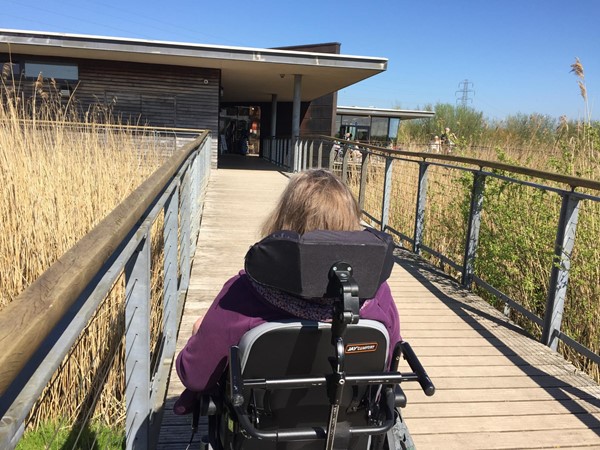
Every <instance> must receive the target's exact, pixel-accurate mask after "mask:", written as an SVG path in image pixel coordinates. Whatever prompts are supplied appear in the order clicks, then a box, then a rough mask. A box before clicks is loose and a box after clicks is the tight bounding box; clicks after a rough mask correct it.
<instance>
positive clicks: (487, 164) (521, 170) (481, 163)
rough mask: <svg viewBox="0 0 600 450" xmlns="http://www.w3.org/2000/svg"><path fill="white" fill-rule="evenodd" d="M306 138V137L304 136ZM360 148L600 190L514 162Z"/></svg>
mask: <svg viewBox="0 0 600 450" xmlns="http://www.w3.org/2000/svg"><path fill="white" fill-rule="evenodd" d="M303 139H304V138H303ZM305 139H320V140H323V141H328V142H331V143H333V142H339V143H341V144H342V145H357V143H356V142H354V141H347V140H344V139H335V138H332V137H329V136H321V135H320V136H316V137H306V138H305ZM358 145H359V147H360V148H364V149H368V150H371V151H372V153H375V154H379V155H381V156H408V157H411V158H417V159H422V160H423V161H427V160H440V161H449V162H457V163H463V164H471V165H474V166H477V167H479V169H480V170H483V169H484V168H488V169H495V170H504V171H507V172H513V173H518V174H520V175H527V176H530V177H535V178H541V179H545V180H552V181H556V182H558V183H563V184H566V185H568V186H570V187H571V188H573V189H575V188H578V187H582V188H587V189H594V190H597V191H600V181H596V180H591V179H589V178H582V177H574V176H571V175H562V174H558V173H554V172H547V171H544V170H538V169H531V168H529V167H522V166H515V165H512V164H506V163H502V162H498V161H489V160H485V159H477V158H469V157H466V156H453V155H442V154H434V153H427V152H409V151H406V150H395V149H387V148H382V147H377V146H374V145H370V144H358Z"/></svg>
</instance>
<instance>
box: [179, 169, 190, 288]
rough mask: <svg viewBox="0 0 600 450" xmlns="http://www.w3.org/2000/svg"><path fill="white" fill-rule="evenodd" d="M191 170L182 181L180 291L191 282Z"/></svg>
mask: <svg viewBox="0 0 600 450" xmlns="http://www.w3.org/2000/svg"><path fill="white" fill-rule="evenodd" d="M190 178H191V176H190V171H189V170H187V171H186V172H185V174H184V175H183V180H182V183H181V197H180V208H179V211H180V213H179V216H180V218H181V225H180V235H179V239H180V241H179V249H180V250H179V268H180V272H181V279H180V281H179V292H185V291H186V290H187V288H188V285H189V284H190V271H189V268H190V260H191V241H192V238H191V231H192V230H191V217H190V200H191V199H190Z"/></svg>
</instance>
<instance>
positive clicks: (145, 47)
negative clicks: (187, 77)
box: [0, 29, 387, 102]
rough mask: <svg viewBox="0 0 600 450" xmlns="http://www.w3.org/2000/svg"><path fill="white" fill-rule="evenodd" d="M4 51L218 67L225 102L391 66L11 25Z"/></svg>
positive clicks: (316, 90) (281, 97)
mask: <svg viewBox="0 0 600 450" xmlns="http://www.w3.org/2000/svg"><path fill="white" fill-rule="evenodd" d="M0 52H10V53H12V54H22V55H32V56H52V57H64V58H83V59H97V60H108V61H127V62H138V63H145V64H165V65H173V66H188V67H202V68H210V69H219V70H220V71H221V86H222V87H223V96H222V98H221V100H222V101H224V102H270V101H271V99H272V95H273V94H276V95H277V99H278V101H292V99H293V92H294V75H302V90H301V98H302V101H311V100H314V99H315V98H318V97H322V96H323V95H326V94H329V93H331V92H335V91H338V90H340V89H343V88H345V87H347V86H350V85H352V84H355V83H357V82H359V81H361V80H364V79H366V78H369V77H371V76H373V75H376V74H378V73H380V72H383V71H385V70H386V68H387V59H386V58H376V57H364V56H351V55H339V54H331V53H315V52H304V51H295V50H284V49H264V48H251V47H228V46H218V45H203V44H192V43H182V42H168V41H153V40H142V39H130V38H115V37H106V36H90V35H78V34H63V33H50V32H35V31H21V30H6V29H0Z"/></svg>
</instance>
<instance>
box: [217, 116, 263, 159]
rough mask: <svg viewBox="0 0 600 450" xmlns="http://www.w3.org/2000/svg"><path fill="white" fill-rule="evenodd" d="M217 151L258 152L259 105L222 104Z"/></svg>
mask: <svg viewBox="0 0 600 450" xmlns="http://www.w3.org/2000/svg"><path fill="white" fill-rule="evenodd" d="M219 153H221V154H223V153H237V154H241V155H258V154H259V153H260V107H258V106H223V107H221V110H220V113H219Z"/></svg>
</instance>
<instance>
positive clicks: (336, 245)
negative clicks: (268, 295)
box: [193, 229, 435, 450]
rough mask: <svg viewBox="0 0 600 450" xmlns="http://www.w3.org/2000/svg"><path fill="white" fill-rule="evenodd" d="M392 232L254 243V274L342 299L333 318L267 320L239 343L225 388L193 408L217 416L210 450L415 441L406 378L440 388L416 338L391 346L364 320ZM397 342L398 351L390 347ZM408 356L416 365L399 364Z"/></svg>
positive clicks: (287, 236) (294, 289)
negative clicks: (404, 368) (405, 417)
mask: <svg viewBox="0 0 600 450" xmlns="http://www.w3.org/2000/svg"><path fill="white" fill-rule="evenodd" d="M393 249H394V244H393V241H392V239H391V237H390V236H389V235H387V234H386V233H382V232H379V231H376V230H372V229H366V230H364V231H359V232H332V231H315V232H310V233H306V234H304V235H302V236H300V235H298V234H297V233H294V232H279V233H275V234H273V235H271V236H268V237H267V238H265V239H263V240H262V241H260V242H258V243H257V244H255V245H254V246H253V247H251V248H250V250H249V251H248V253H247V255H246V259H245V271H246V273H247V275H248V276H249V277H250V278H251V279H253V280H254V281H256V282H258V283H261V284H263V285H265V286H269V287H273V288H277V289H280V290H282V291H285V292H287V293H290V294H292V295H296V296H300V297H304V298H322V297H329V298H335V300H334V302H333V316H332V321H331V322H330V323H329V322H327V323H324V322H312V321H306V320H297V321H288V320H286V321H280V322H269V323H265V324H262V325H260V326H258V327H256V328H254V329H252V330H250V331H248V332H247V333H246V334H245V335H244V336H243V338H242V340H241V341H240V343H239V345H237V346H233V347H231V349H230V354H229V364H228V370H227V371H226V373H225V374H224V375H223V379H222V382H221V383H220V388H219V390H218V393H217V394H215V395H201V396H200V399H199V402H198V405H197V408H196V411H195V413H194V416H193V426H196V427H197V424H198V417H199V416H200V415H202V416H208V435H206V436H203V437H202V441H203V442H204V443H205V444H204V445H205V448H206V449H213V450H230V449H235V450H238V449H241V450H254V449H285V450H299V449H306V450H312V449H323V448H325V449H328V450H330V449H369V450H377V449H389V450H392V449H409V448H414V447H413V444H412V440H411V438H410V433H409V432H408V430H407V429H406V427H405V426H404V423H403V422H402V418H401V415H400V412H399V411H400V408H402V407H404V406H406V402H407V400H406V396H405V394H404V392H403V390H402V388H401V387H400V384H401V383H404V382H418V383H420V385H421V388H422V389H423V391H424V393H425V394H426V395H428V396H430V395H433V394H434V392H435V387H434V385H433V383H432V381H431V380H430V378H429V376H428V375H427V373H426V371H425V369H424V368H423V367H422V365H421V364H420V362H419V360H418V358H417V356H416V355H415V353H414V352H413V350H412V349H411V347H410V345H409V344H408V343H407V342H404V341H401V342H398V343H395V345H394V346H392V345H390V342H389V335H388V332H387V330H386V328H385V326H384V325H383V324H381V323H379V322H376V321H373V320H367V319H360V320H359V310H360V306H361V304H362V303H363V301H364V300H365V299H368V298H372V297H374V296H375V293H376V292H377V289H378V288H379V286H380V285H381V284H382V283H383V282H384V281H385V280H386V279H387V278H388V277H389V275H390V274H391V270H392V267H393V264H394V256H393ZM390 348H393V349H394V350H393V352H392V354H391V355H390V354H389V353H390V351H389V349H390ZM402 357H404V359H406V361H407V362H408V365H409V366H410V369H411V370H412V372H410V373H401V372H399V371H398V364H399V361H400V359H401V358H402Z"/></svg>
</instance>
